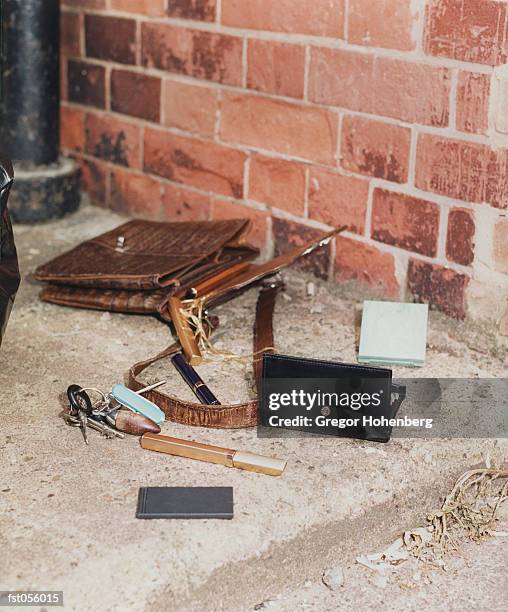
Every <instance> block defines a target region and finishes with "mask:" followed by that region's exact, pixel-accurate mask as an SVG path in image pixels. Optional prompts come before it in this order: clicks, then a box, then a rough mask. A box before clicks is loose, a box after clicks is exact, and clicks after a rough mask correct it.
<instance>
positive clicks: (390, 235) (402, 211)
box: [371, 189, 440, 257]
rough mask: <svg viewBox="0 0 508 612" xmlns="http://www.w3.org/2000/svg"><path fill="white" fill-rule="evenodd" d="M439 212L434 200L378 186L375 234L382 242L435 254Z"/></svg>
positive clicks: (373, 226) (409, 249)
mask: <svg viewBox="0 0 508 612" xmlns="http://www.w3.org/2000/svg"><path fill="white" fill-rule="evenodd" d="M439 216H440V215H439V207H438V206H437V204H434V203H433V202H427V201H426V200H421V199H419V198H413V197H411V196H407V195H404V194H402V193H394V192H392V191H387V190H385V189H376V190H375V191H374V196H373V201H372V232H371V235H372V238H374V240H377V241H379V242H384V243H385V244H391V245H393V246H396V247H399V248H401V249H406V250H408V251H413V252H414V253H421V254H422V255H428V256H429V257H435V256H436V254H437V242H438V236H439Z"/></svg>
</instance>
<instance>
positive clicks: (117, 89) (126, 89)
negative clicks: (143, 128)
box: [111, 70, 161, 123]
mask: <svg viewBox="0 0 508 612" xmlns="http://www.w3.org/2000/svg"><path fill="white" fill-rule="evenodd" d="M160 99H161V80H160V79H159V78H157V77H153V76H147V75H146V74H140V73H138V72H129V71H127V70H113V71H112V73H111V109H112V110H114V111H116V112H117V113H123V114H124V115H132V116H133V117H139V118H140V119H146V120H147V121H154V122H156V123H158V122H159V119H160Z"/></svg>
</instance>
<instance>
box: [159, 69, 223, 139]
mask: <svg viewBox="0 0 508 612" xmlns="http://www.w3.org/2000/svg"><path fill="white" fill-rule="evenodd" d="M217 96H218V94H217V91H216V90H215V89H211V88H209V87H200V86H195V85H189V84H187V83H180V82H178V81H166V82H165V83H164V102H163V105H164V125H167V126H168V127H177V128H180V129H181V130H187V131H189V132H194V133H196V134H203V135H205V136H212V135H213V133H214V128H215V119H216V113H217V109H218V101H217Z"/></svg>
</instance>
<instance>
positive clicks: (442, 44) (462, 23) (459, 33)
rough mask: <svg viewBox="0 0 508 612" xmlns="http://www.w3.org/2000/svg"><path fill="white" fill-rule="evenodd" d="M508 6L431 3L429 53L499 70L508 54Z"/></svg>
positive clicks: (470, 0) (480, 1)
mask: <svg viewBox="0 0 508 612" xmlns="http://www.w3.org/2000/svg"><path fill="white" fill-rule="evenodd" d="M506 38H507V32H506V3H505V2H497V0H430V2H429V4H428V6H427V10H426V28H425V40H424V45H425V51H426V53H428V54H430V55H437V56H440V57H450V58H452V59H456V60H461V61H464V62H475V63H479V64H488V65H490V66H497V65H499V64H504V63H505V62H506V59H507V54H506V44H507V41H506Z"/></svg>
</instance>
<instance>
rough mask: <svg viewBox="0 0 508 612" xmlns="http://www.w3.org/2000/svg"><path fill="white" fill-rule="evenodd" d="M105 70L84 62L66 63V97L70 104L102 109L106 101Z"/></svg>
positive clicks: (72, 61)
mask: <svg viewBox="0 0 508 612" xmlns="http://www.w3.org/2000/svg"><path fill="white" fill-rule="evenodd" d="M105 74H106V71H105V68H104V66H97V65H94V64H87V63H85V62H78V61H75V60H69V61H68V62H67V82H68V85H67V88H68V91H67V96H68V99H69V100H70V101H71V102H77V103H78V104H87V105H89V106H97V107H98V108H104V106H105V100H106V83H105Z"/></svg>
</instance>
